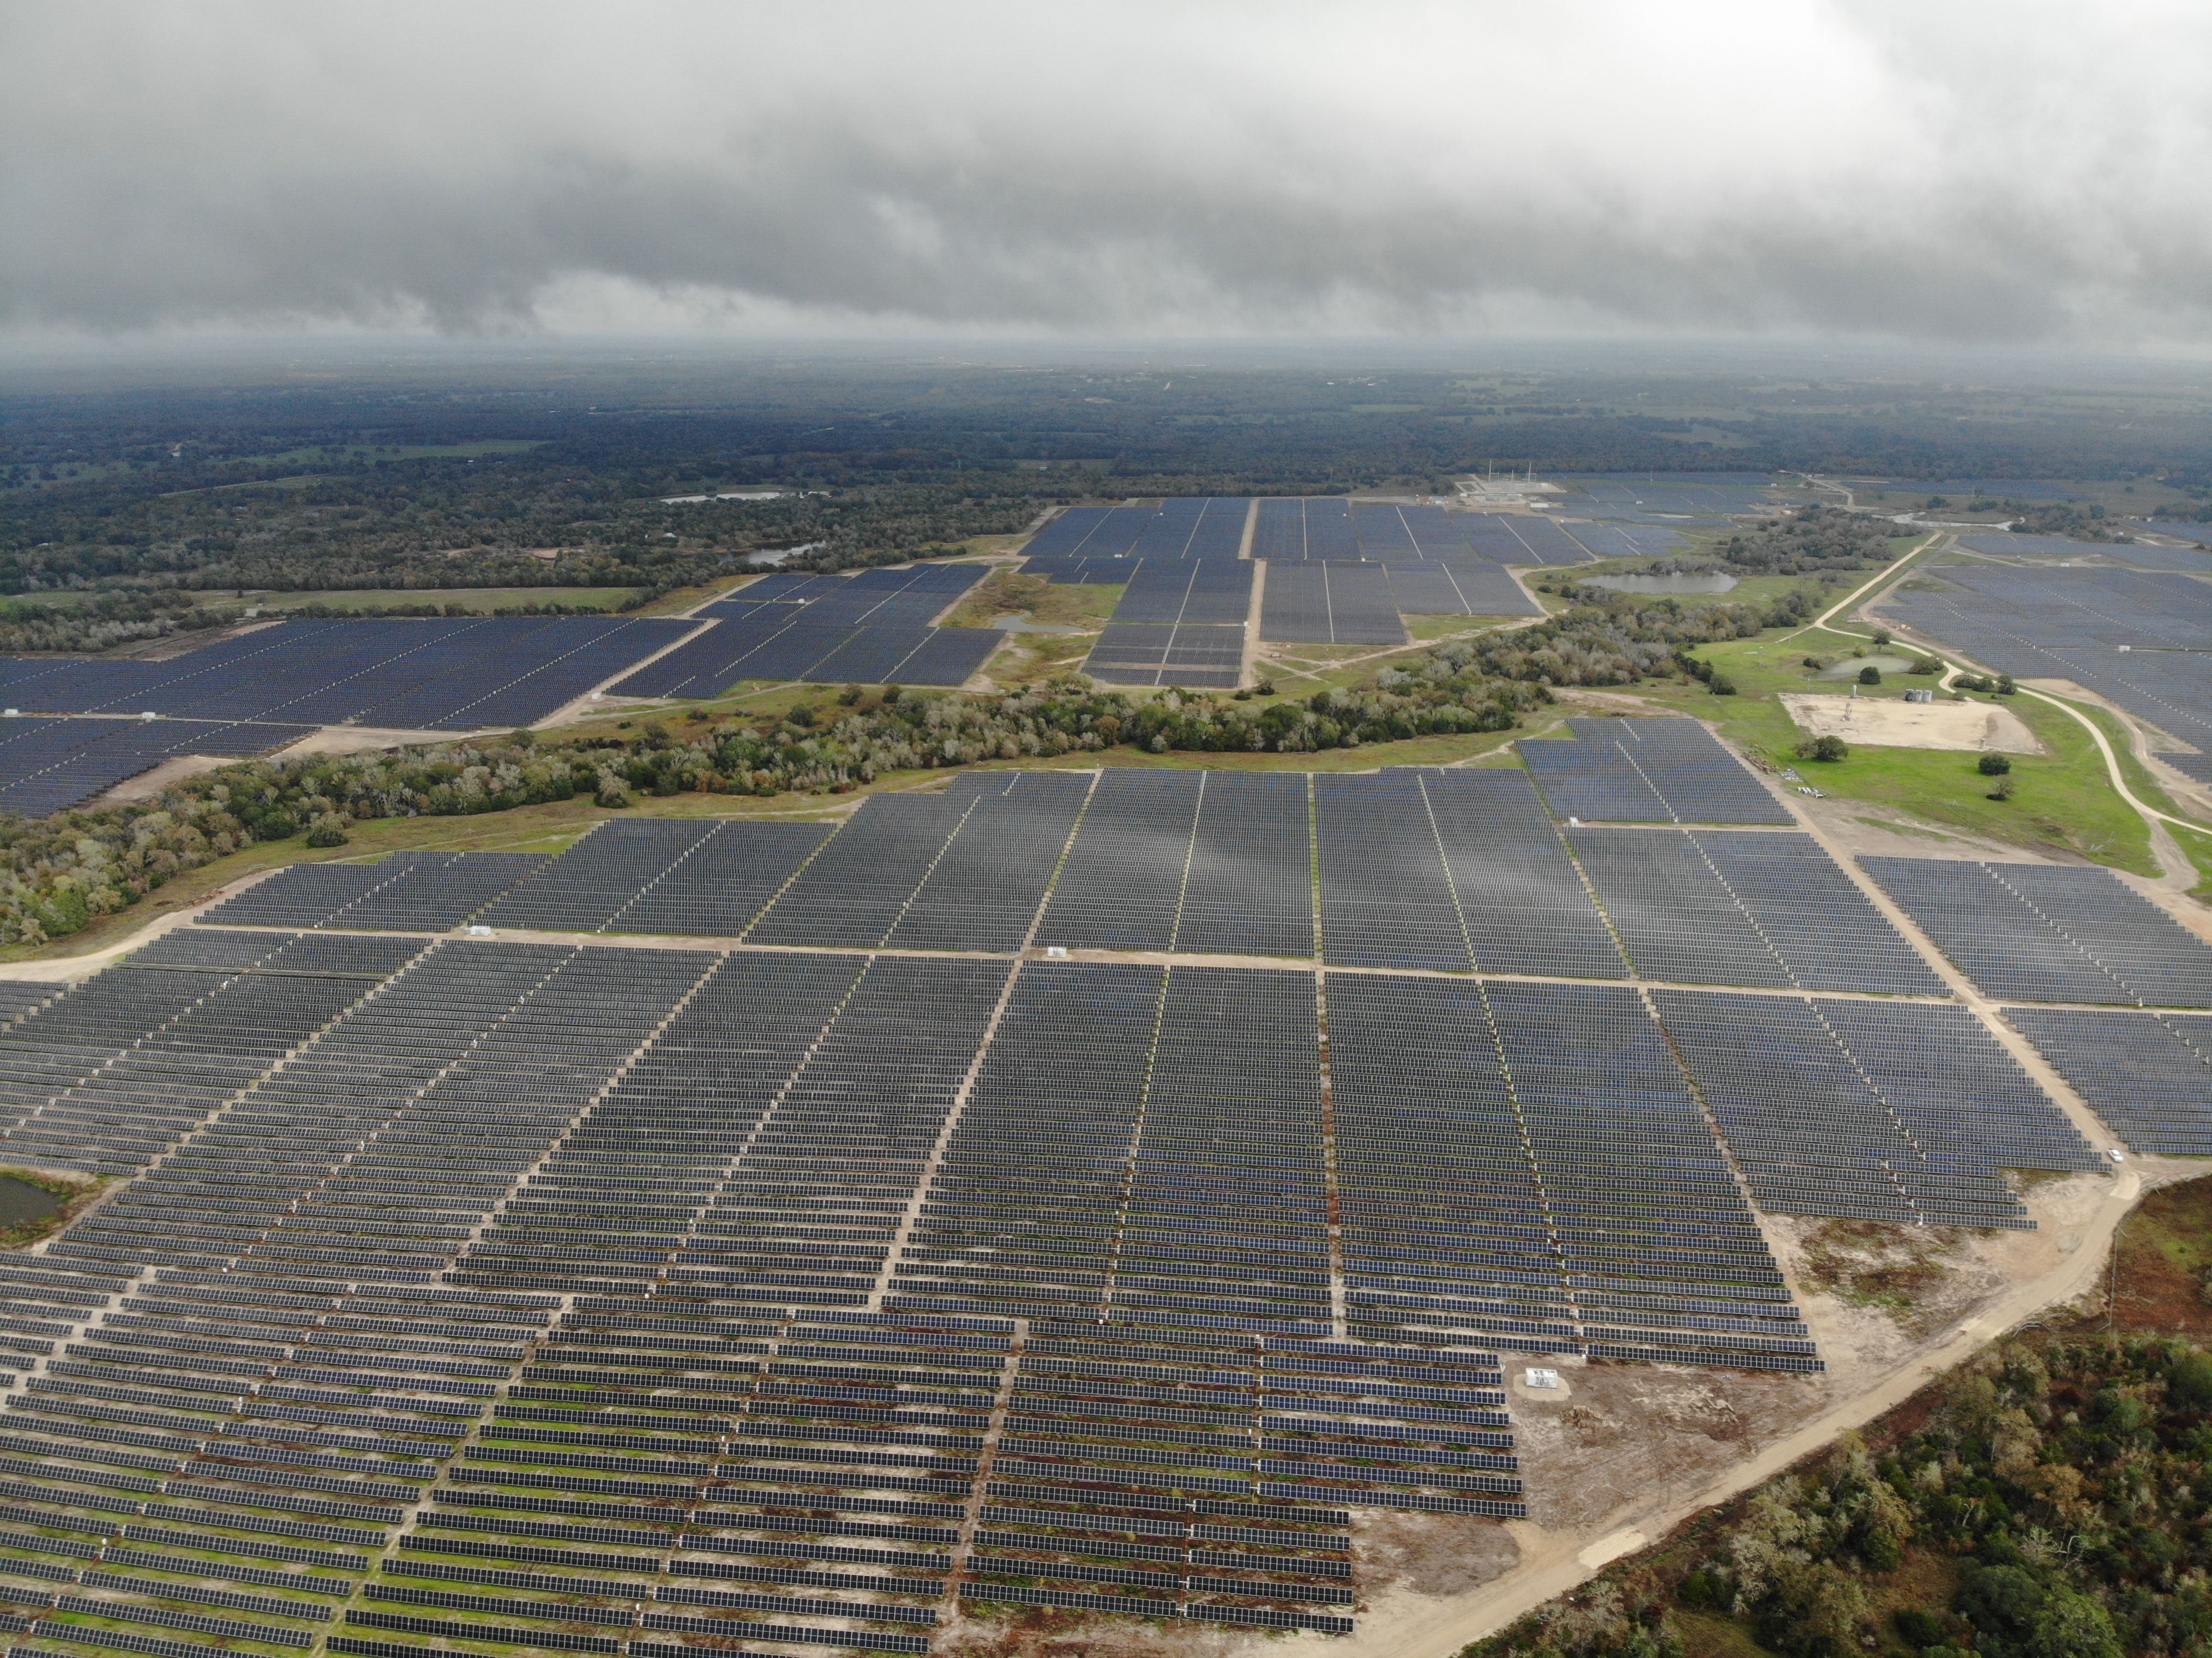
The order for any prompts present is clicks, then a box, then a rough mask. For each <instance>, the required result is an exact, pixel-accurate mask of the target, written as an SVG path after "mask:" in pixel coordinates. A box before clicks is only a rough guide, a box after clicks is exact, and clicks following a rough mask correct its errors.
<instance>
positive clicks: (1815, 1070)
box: [1652, 990, 2097, 1229]
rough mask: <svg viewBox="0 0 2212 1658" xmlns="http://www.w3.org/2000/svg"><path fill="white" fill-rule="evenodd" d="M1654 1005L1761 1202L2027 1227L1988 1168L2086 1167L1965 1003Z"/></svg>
mask: <svg viewBox="0 0 2212 1658" xmlns="http://www.w3.org/2000/svg"><path fill="white" fill-rule="evenodd" d="M1652 1003H1653V1005H1654V1006H1655V1007H1656V1009H1657V1010H1658V1013H1659V1017H1660V1019H1661V1020H1662V1022H1663V1023H1665V1025H1666V1027H1667V1029H1668V1034H1669V1035H1671V1036H1672V1037H1673V1038H1674V1044H1675V1047H1676V1049H1677V1050H1678V1051H1679V1052H1680V1054H1681V1056H1682V1060H1683V1063H1684V1064H1685V1065H1686V1066H1688V1067H1689V1069H1690V1074H1691V1075H1692V1077H1694V1078H1696V1079H1697V1082H1698V1085H1699V1090H1701V1091H1702V1092H1703V1094H1704V1095H1705V1101H1706V1103H1707V1104H1708V1105H1710V1106H1711V1108H1712V1111H1713V1115H1714V1119H1715V1121H1717V1122H1718V1124H1719V1125H1720V1130H1721V1133H1722V1135H1723V1138H1724V1139H1726V1140H1727V1142H1728V1145H1729V1151H1731V1152H1732V1153H1733V1154H1734V1156H1735V1161H1736V1164H1737V1166H1738V1167H1739V1168H1741V1169H1742V1170H1743V1174H1744V1178H1745V1180H1746V1181H1748V1182H1749V1184H1750V1187H1751V1189H1752V1193H1753V1196H1754V1197H1755V1198H1756V1199H1758V1202H1759V1206H1760V1207H1761V1208H1764V1209H1768V1210H1772V1211H1775V1212H1778V1213H1782V1214H1793V1215H1827V1216H1838V1217H1844V1218H1853V1219H1860V1220H1878V1221H1889V1222H1893V1223H1896V1224H1905V1225H1956V1226H1995V1227H2007V1228H2015V1229H2025V1228H2027V1227H2030V1226H2032V1225H2033V1222H2031V1221H2030V1220H2029V1219H2028V1218H2027V1212H2026V1210H2025V1209H2023V1208H2022V1207H2021V1203H2020V1199H2018V1198H2017V1197H2015V1195H2014V1194H2013V1193H2012V1191H2011V1189H2010V1188H2009V1187H2008V1186H2007V1185H2006V1183H2005V1181H2004V1180H2003V1178H2002V1176H2001V1175H1999V1174H1998V1172H1997V1171H1998V1169H1999V1168H2000V1167H2009V1168H2018V1169H2093V1168H2095V1167H2096V1166H2097V1163H2096V1157H2095V1156H2094V1154H2093V1152H2092V1151H2091V1150H2090V1148H2089V1145H2088V1144H2087V1141H2085V1140H2083V1139H2081V1136H2080V1134H2079V1133H2076V1132H2075V1130H2074V1128H2073V1126H2072V1125H2071V1124H2070V1123H2069V1121H2067V1119H2066V1116H2065V1114H2063V1112H2061V1111H2060V1110H2059V1109H2058V1108H2057V1106H2056V1105H2054V1104H2053V1103H2052V1102H2051V1100H2050V1099H2049V1098H2048V1097H2047V1096H2045V1095H2044V1093H2043V1092H2042V1090H2039V1088H2037V1087H2036V1086H2035V1084H2034V1083H2033V1081H2032V1080H2031V1079H2030V1078H2028V1076H2027V1073H2026V1072H2023V1071H2021V1069H2020V1067H2019V1066H2018V1065H2016V1064H2015V1062H2014V1061H2013V1060H2012V1059H2011V1057H2010V1056H2009V1055H2008V1054H2006V1053H2005V1052H2004V1050H2003V1049H2002V1048H2000V1047H1998V1046H1997V1044H1996V1041H1995V1040H1994V1039H1993V1038H1992V1037H1990V1035H1989V1034H1988V1033H1987V1032H1986V1031H1985V1030H1984V1029H1982V1027H1981V1025H1980V1024H1979V1023H1978V1022H1976V1021H1975V1019H1974V1018H1973V1017H1972V1015H1971V1014H1969V1013H1967V1012H1966V1010H1965V1009H1963V1008H1946V1007H1941V1006H1934V1005H1929V1004H1926V1003H1911V1002H1907V1003H1899V1004H1894V1005H1891V1004H1885V1003H1879V1002H1866V1001H1815V1000H1813V999H1796V998H1787V997H1771V996H1768V997H1755V998H1754V997H1744V996H1733V995H1727V994H1723V993H1717V992H1711V991H1686V990H1657V991H1654V992H1653V993H1652Z"/></svg>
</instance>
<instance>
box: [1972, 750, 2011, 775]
mask: <svg viewBox="0 0 2212 1658" xmlns="http://www.w3.org/2000/svg"><path fill="white" fill-rule="evenodd" d="M1974 769H1975V770H1977V771H1978V772H1979V773H1981V774H1982V775H1983V776H1984V777H2002V776H2003V775H2004V774H2006V773H2007V772H2008V771H2010V770H2011V769H2012V756H2009V755H2003V754H1985V755H1984V756H1982V757H1981V758H1980V759H1979V760H1977V761H1976V762H1974Z"/></svg>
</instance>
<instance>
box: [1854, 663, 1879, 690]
mask: <svg viewBox="0 0 2212 1658" xmlns="http://www.w3.org/2000/svg"><path fill="white" fill-rule="evenodd" d="M1859 683H1860V684H1862V685H1879V684H1881V669H1880V668H1877V667H1875V665H1874V664H1873V663H1871V662H1869V663H1868V664H1867V665H1866V666H1864V667H1863V668H1861V669H1860V670H1859Z"/></svg>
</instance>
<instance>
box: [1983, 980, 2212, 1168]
mask: <svg viewBox="0 0 2212 1658" xmlns="http://www.w3.org/2000/svg"><path fill="white" fill-rule="evenodd" d="M2004 1017H2005V1018H2006V1019H2007V1021H2008V1022H2009V1023H2011V1024H2012V1025H2014V1026H2015V1028H2016V1029H2018V1030H2019V1031H2020V1032H2021V1035H2024V1036H2026V1037H2027V1039H2028V1041H2030V1042H2033V1043H2034V1044H2035V1046H2036V1047H2037V1048H2038V1049H2039V1050H2040V1051H2041V1052H2042V1053H2043V1054H2044V1055H2045V1058H2047V1059H2049V1060H2050V1061H2051V1064H2052V1065H2053V1066H2057V1070H2058V1073H2059V1075H2061V1076H2063V1077H2064V1078H2066V1080H2067V1081H2068V1082H2069V1083H2071V1084H2073V1085H2074V1086H2075V1089H2076V1090H2079V1091H2080V1093H2081V1097H2082V1098H2083V1099H2084V1100H2085V1101H2087V1102H2088V1104H2089V1107H2090V1108H2091V1109H2093V1111H2095V1112H2096V1114H2098V1115H2099V1116H2100V1117H2102V1118H2103V1119H2104V1120H2105V1121H2106V1122H2108V1123H2110V1124H2112V1127H2114V1128H2115V1129H2117V1130H2118V1132H2119V1133H2120V1135H2121V1137H2122V1138H2123V1139H2125V1140H2126V1141H2127V1143H2128V1144H2129V1145H2131V1146H2133V1147H2134V1148H2135V1149H2136V1151H2148V1152H2154V1153H2164V1154H2166V1155H2169V1156H2172V1157H2212V1017H2206V1016H2204V1015H2203V1014H2187V1013H2136V1012H2127V1013H2123V1012H2119V1011H2114V1010H2106V1009H2097V1010H2094V1011H2090V1010H2085V1009H2075V1008H2057V1007H2008V1008H2006V1009H2005V1010H2004Z"/></svg>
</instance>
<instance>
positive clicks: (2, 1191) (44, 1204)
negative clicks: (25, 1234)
mask: <svg viewBox="0 0 2212 1658" xmlns="http://www.w3.org/2000/svg"><path fill="white" fill-rule="evenodd" d="M66 1201H67V1200H66V1199H64V1198H61V1197H59V1196H58V1195H57V1194H56V1193H52V1192H49V1191H47V1190H46V1187H43V1186H33V1185H32V1184H31V1182H30V1181H21V1180H16V1179H15V1178H14V1177H13V1176H11V1175H0V1226H21V1225H22V1224H23V1223H24V1222H26V1221H33V1220H44V1219H45V1218H46V1217H47V1216H48V1215H58V1214H59V1213H61V1212H62V1210H63V1208H64V1206H65V1204H66Z"/></svg>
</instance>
